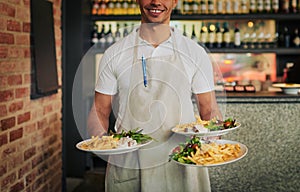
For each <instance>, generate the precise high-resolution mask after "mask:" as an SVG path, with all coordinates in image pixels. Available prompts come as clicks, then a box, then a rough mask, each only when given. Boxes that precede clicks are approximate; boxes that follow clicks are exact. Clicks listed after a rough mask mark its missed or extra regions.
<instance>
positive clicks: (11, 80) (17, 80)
mask: <svg viewBox="0 0 300 192" xmlns="http://www.w3.org/2000/svg"><path fill="white" fill-rule="evenodd" d="M7 84H8V85H21V84H22V75H10V76H8V77H7Z"/></svg>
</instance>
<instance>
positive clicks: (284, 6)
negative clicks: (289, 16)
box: [279, 0, 290, 13]
mask: <svg viewBox="0 0 300 192" xmlns="http://www.w3.org/2000/svg"><path fill="white" fill-rule="evenodd" d="M279 2H280V6H279V7H280V8H281V12H282V13H289V12H290V9H289V4H290V2H289V0H280V1H279Z"/></svg>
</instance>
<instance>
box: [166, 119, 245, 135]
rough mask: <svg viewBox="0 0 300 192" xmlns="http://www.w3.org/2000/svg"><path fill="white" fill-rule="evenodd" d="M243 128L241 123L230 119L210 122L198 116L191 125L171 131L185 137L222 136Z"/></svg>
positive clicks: (180, 126) (184, 125)
mask: <svg viewBox="0 0 300 192" xmlns="http://www.w3.org/2000/svg"><path fill="white" fill-rule="evenodd" d="M240 126H241V123H239V122H236V120H235V119H232V118H228V119H226V120H224V121H220V120H217V119H215V118H213V119H211V120H210V121H203V120H201V119H200V117H199V116H196V121H195V122H191V123H185V124H179V125H177V126H176V127H174V128H172V129H171V130H172V131H173V132H174V133H176V134H181V135H185V136H193V135H197V136H202V137H209V136H221V135H225V134H227V133H229V132H231V131H233V130H235V129H237V128H239V127H240Z"/></svg>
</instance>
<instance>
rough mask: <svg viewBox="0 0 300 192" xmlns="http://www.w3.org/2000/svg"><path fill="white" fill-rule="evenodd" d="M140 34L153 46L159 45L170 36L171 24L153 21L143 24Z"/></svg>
mask: <svg viewBox="0 0 300 192" xmlns="http://www.w3.org/2000/svg"><path fill="white" fill-rule="evenodd" d="M139 35H140V37H141V38H142V39H144V40H146V41H147V42H149V43H150V44H151V45H152V46H154V47H157V46H158V45H159V44H161V43H162V42H164V41H166V40H167V39H168V38H169V37H170V35H171V31H170V26H169V25H162V24H153V23H150V24H148V23H147V24H141V27H140V33H139Z"/></svg>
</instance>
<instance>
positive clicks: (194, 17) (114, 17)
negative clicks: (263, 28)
mask: <svg viewBox="0 0 300 192" xmlns="http://www.w3.org/2000/svg"><path fill="white" fill-rule="evenodd" d="M140 18H141V16H140V15H92V16H91V20H92V21H115V20H117V21H135V20H140ZM171 19H172V20H261V19H263V20H267V19H270V20H278V21H281V20H300V13H290V14H283V13H278V14H266V13H265V14H264V13H257V14H191V15H188V14H186V15H172V16H171Z"/></svg>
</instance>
